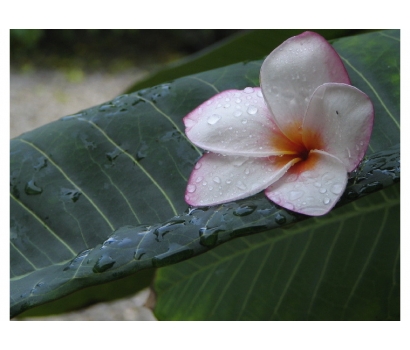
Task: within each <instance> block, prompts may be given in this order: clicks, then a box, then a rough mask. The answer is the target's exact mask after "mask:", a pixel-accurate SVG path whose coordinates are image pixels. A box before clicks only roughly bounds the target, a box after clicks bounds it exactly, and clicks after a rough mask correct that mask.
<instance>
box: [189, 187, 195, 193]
mask: <svg viewBox="0 0 410 350" xmlns="http://www.w3.org/2000/svg"><path fill="white" fill-rule="evenodd" d="M195 190H196V186H195V185H188V186H187V191H188V192H189V193H193V192H195Z"/></svg>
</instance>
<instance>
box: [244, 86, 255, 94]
mask: <svg viewBox="0 0 410 350" xmlns="http://www.w3.org/2000/svg"><path fill="white" fill-rule="evenodd" d="M243 92H244V93H245V94H251V93H252V92H253V88H251V87H246V88H245V89H244V90H243Z"/></svg>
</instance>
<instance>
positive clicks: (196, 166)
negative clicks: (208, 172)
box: [194, 162, 202, 170]
mask: <svg viewBox="0 0 410 350" xmlns="http://www.w3.org/2000/svg"><path fill="white" fill-rule="evenodd" d="M201 166H202V164H201V163H200V162H198V163H196V164H195V167H194V168H195V170H198V169H199V168H200V167H201Z"/></svg>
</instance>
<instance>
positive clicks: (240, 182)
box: [236, 180, 246, 191]
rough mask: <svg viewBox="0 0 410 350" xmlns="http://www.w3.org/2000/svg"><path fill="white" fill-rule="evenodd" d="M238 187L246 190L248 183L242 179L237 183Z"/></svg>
mask: <svg viewBox="0 0 410 350" xmlns="http://www.w3.org/2000/svg"><path fill="white" fill-rule="evenodd" d="M236 187H238V188H239V189H240V190H242V191H245V190H246V185H245V184H244V183H243V182H242V181H240V180H239V181H238V182H237V183H236Z"/></svg>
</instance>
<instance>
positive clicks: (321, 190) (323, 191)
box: [319, 187, 327, 193]
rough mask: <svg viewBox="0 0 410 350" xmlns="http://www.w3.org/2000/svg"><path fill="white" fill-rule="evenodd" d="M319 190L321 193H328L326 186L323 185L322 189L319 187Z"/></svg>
mask: <svg viewBox="0 0 410 350" xmlns="http://www.w3.org/2000/svg"><path fill="white" fill-rule="evenodd" d="M319 192H320V193H326V192H327V191H326V188H323V187H322V188H321V189H319Z"/></svg>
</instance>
